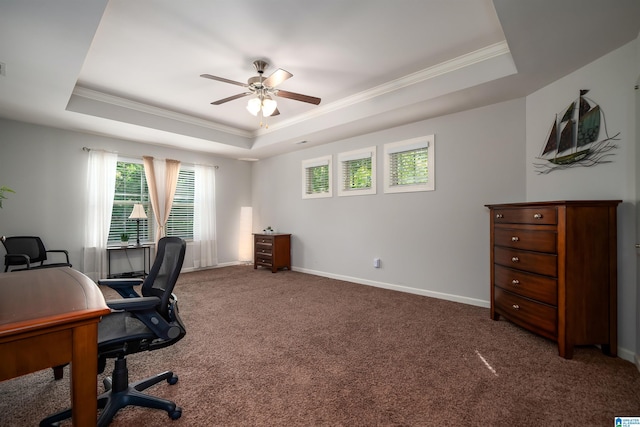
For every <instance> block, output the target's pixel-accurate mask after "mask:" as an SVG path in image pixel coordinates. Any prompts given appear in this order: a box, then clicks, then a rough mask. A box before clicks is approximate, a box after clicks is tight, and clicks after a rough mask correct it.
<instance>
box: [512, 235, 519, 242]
mask: <svg viewBox="0 0 640 427" xmlns="http://www.w3.org/2000/svg"><path fill="white" fill-rule="evenodd" d="M519 240H520V238H519V237H518V236H512V237H511V241H512V242H518V241H519Z"/></svg>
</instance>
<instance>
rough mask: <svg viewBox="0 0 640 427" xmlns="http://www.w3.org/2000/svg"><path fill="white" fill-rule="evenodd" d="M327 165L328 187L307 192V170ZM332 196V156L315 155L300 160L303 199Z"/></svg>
mask: <svg viewBox="0 0 640 427" xmlns="http://www.w3.org/2000/svg"><path fill="white" fill-rule="evenodd" d="M325 165H326V166H328V169H329V170H328V174H329V176H328V179H329V182H328V184H329V189H328V190H327V191H325V192H322V193H307V171H308V170H309V169H311V168H313V167H317V166H325ZM332 196H333V170H332V156H331V155H329V156H322V157H316V158H314V159H308V160H303V161H302V198H303V199H320V198H325V197H332Z"/></svg>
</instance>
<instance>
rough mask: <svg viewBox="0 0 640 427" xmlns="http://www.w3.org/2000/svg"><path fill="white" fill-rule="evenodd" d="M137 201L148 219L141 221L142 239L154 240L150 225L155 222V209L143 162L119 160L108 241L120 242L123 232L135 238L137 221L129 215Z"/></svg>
mask: <svg viewBox="0 0 640 427" xmlns="http://www.w3.org/2000/svg"><path fill="white" fill-rule="evenodd" d="M136 203H140V204H142V206H143V207H144V211H145V212H146V214H147V219H146V220H141V221H140V241H141V242H142V241H145V242H148V241H150V240H152V238H151V236H152V235H151V234H150V233H149V226H150V224H153V210H152V209H151V202H150V201H149V188H148V187H147V180H146V178H145V175H144V166H143V165H142V163H141V162H140V163H134V162H125V161H122V162H118V164H117V166H116V190H115V194H114V197H113V209H112V210H111V226H110V228H109V240H108V243H119V242H120V236H121V235H122V234H123V233H126V234H128V235H129V240H135V236H136V227H137V222H136V221H135V220H132V219H129V215H131V211H132V210H133V205H134V204H136Z"/></svg>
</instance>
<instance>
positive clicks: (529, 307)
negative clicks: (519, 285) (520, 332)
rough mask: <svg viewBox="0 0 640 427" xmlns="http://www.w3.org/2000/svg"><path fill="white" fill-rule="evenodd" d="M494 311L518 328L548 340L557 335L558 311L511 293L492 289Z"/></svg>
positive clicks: (496, 288)
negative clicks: (543, 336) (530, 331)
mask: <svg viewBox="0 0 640 427" xmlns="http://www.w3.org/2000/svg"><path fill="white" fill-rule="evenodd" d="M494 292H495V295H494V298H495V308H496V310H497V311H498V312H499V313H500V314H502V315H503V316H505V317H506V318H508V319H509V320H511V321H512V322H514V323H517V324H519V325H520V326H523V327H526V328H529V329H533V330H535V331H537V332H538V333H540V334H542V335H545V336H547V337H549V338H556V337H557V335H558V329H557V324H558V310H557V309H556V308H555V307H551V306H549V305H546V304H542V303H539V302H536V301H533V300H530V299H528V298H523V297H520V296H518V295H516V294H513V293H511V292H508V291H505V290H502V289H501V288H498V287H495V288H494Z"/></svg>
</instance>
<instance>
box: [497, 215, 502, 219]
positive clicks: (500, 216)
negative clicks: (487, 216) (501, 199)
mask: <svg viewBox="0 0 640 427" xmlns="http://www.w3.org/2000/svg"><path fill="white" fill-rule="evenodd" d="M496 218H498V219H500V218H504V215H502V214H496Z"/></svg>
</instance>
